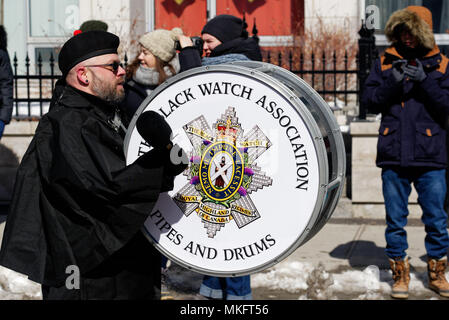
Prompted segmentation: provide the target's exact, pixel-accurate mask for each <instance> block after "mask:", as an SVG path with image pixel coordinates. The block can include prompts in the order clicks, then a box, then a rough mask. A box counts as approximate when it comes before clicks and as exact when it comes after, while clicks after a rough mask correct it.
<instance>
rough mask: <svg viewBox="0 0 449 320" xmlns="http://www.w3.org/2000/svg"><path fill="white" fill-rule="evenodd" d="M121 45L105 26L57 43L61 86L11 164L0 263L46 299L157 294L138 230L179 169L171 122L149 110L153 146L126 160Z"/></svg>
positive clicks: (153, 267) (156, 267)
mask: <svg viewBox="0 0 449 320" xmlns="http://www.w3.org/2000/svg"><path fill="white" fill-rule="evenodd" d="M118 45H119V38H118V37H117V36H115V35H113V34H111V33H108V32H105V31H89V32H85V33H81V34H79V35H76V36H74V37H72V38H71V39H69V40H68V41H67V42H66V43H65V44H64V46H63V47H62V49H61V52H60V54H59V67H60V69H61V71H62V75H63V79H65V85H64V87H63V88H62V91H61V92H60V93H58V97H57V98H56V99H54V100H53V102H54V104H53V106H52V108H51V110H50V111H49V112H48V113H47V114H46V115H44V116H43V117H42V119H41V121H40V123H39V126H38V128H37V130H36V133H35V136H34V138H33V140H32V142H31V144H30V146H29V148H28V150H27V152H26V154H25V155H24V157H23V160H22V163H21V165H20V167H19V170H18V174H17V178H16V185H15V189H14V195H13V199H12V203H11V207H10V212H9V215H8V220H7V222H6V228H5V233H4V238H3V242H2V248H1V251H0V264H1V265H3V266H5V267H7V268H10V269H12V270H15V271H17V272H20V273H22V274H25V275H28V277H29V279H31V280H33V281H36V282H38V283H41V284H42V294H43V298H44V299H157V298H159V296H160V256H159V254H158V253H157V252H156V250H155V249H154V248H153V246H152V245H151V244H150V243H149V242H148V240H147V239H146V238H145V237H144V235H143V234H142V233H141V228H142V226H143V224H144V222H145V220H146V219H147V217H148V216H149V214H150V213H151V210H152V208H153V206H154V204H155V202H156V200H157V199H158V196H159V194H160V193H161V192H164V191H168V190H171V189H172V188H173V179H174V176H176V175H177V174H179V173H181V172H182V171H183V170H184V168H185V166H184V165H178V166H177V165H173V164H172V163H171V161H170V149H171V146H172V144H171V141H170V137H171V129H170V127H169V126H168V124H167V123H166V122H165V120H163V119H162V118H161V117H156V118H155V117H152V118H151V116H152V115H151V114H149V116H150V118H149V120H151V123H152V124H154V126H151V127H149V128H145V129H146V130H145V134H142V136H143V138H144V139H145V140H147V141H148V142H149V143H150V144H151V145H152V146H153V149H152V150H151V151H149V152H147V153H146V154H145V155H143V156H141V157H140V158H139V159H137V160H136V161H135V162H134V163H133V164H130V165H128V166H126V160H125V156H124V152H123V139H124V134H125V132H124V130H123V129H122V128H123V127H122V126H121V122H120V118H119V117H118V115H117V114H118V113H117V110H116V107H115V106H116V105H117V104H118V103H119V102H120V101H121V99H123V96H124V90H123V82H124V75H125V71H124V70H123V68H122V67H121V65H120V62H119V57H118V55H117V47H118Z"/></svg>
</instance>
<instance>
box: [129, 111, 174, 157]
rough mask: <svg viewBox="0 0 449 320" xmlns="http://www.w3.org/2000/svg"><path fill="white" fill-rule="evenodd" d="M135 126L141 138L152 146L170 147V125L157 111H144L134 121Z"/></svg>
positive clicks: (165, 148) (164, 148) (159, 147)
mask: <svg viewBox="0 0 449 320" xmlns="http://www.w3.org/2000/svg"><path fill="white" fill-rule="evenodd" d="M136 128H137V131H138V132H139V134H140V135H141V136H142V138H144V139H145V141H146V142H148V143H149V144H150V145H151V146H153V148H155V149H163V150H169V149H170V148H171V147H172V143H171V134H172V130H171V128H170V125H169V124H168V123H167V121H165V119H164V117H162V116H161V115H160V114H159V113H157V112H155V111H146V112H144V113H142V114H141V115H140V116H139V118H138V119H137V122H136Z"/></svg>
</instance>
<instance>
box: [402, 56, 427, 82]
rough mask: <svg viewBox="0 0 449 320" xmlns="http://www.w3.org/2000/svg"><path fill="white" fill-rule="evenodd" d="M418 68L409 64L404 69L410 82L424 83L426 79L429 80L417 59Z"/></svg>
mask: <svg viewBox="0 0 449 320" xmlns="http://www.w3.org/2000/svg"><path fill="white" fill-rule="evenodd" d="M414 61H415V62H416V66H413V65H411V64H407V65H406V66H405V67H404V73H405V74H406V75H407V76H408V77H409V78H410V80H412V81H415V82H422V81H424V79H425V78H427V74H426V72H425V71H424V68H423V65H422V63H421V62H420V61H419V60H418V59H416V60H414Z"/></svg>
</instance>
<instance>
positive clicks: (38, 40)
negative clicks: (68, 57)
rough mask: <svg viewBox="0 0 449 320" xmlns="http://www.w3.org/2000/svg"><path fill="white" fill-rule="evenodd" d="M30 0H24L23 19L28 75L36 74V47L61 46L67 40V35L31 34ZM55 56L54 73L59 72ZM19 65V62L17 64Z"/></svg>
mask: <svg viewBox="0 0 449 320" xmlns="http://www.w3.org/2000/svg"><path fill="white" fill-rule="evenodd" d="M30 1H31V0H26V1H25V9H26V21H25V28H26V35H27V39H26V50H27V52H26V54H27V55H28V58H29V59H30V61H29V63H30V75H36V74H37V73H36V70H37V59H38V57H36V48H58V47H60V46H62V44H63V43H64V42H65V41H67V39H68V38H67V36H59V37H36V36H34V37H33V36H31V11H30V10H31V4H30ZM79 2H80V0H78V9H80V4H79ZM54 58H55V68H54V71H55V73H58V72H59V68H58V67H57V64H58V57H54ZM23 64H24V70H26V69H25V68H26V67H25V61H23ZM19 65H20V64H19Z"/></svg>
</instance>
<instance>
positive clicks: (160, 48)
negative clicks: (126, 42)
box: [139, 28, 183, 62]
mask: <svg viewBox="0 0 449 320" xmlns="http://www.w3.org/2000/svg"><path fill="white" fill-rule="evenodd" d="M182 34H183V32H182V30H181V29H180V28H173V29H172V30H165V29H157V30H154V31H151V32H148V33H145V34H144V35H143V36H141V37H140V39H139V43H140V44H141V45H142V46H144V47H145V48H146V49H148V50H149V51H150V52H151V53H152V54H153V55H154V56H156V57H158V58H160V59H161V60H163V61H165V62H168V61H170V60H171V59H173V57H174V56H175V54H176V50H175V41H176V40H178V35H182Z"/></svg>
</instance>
